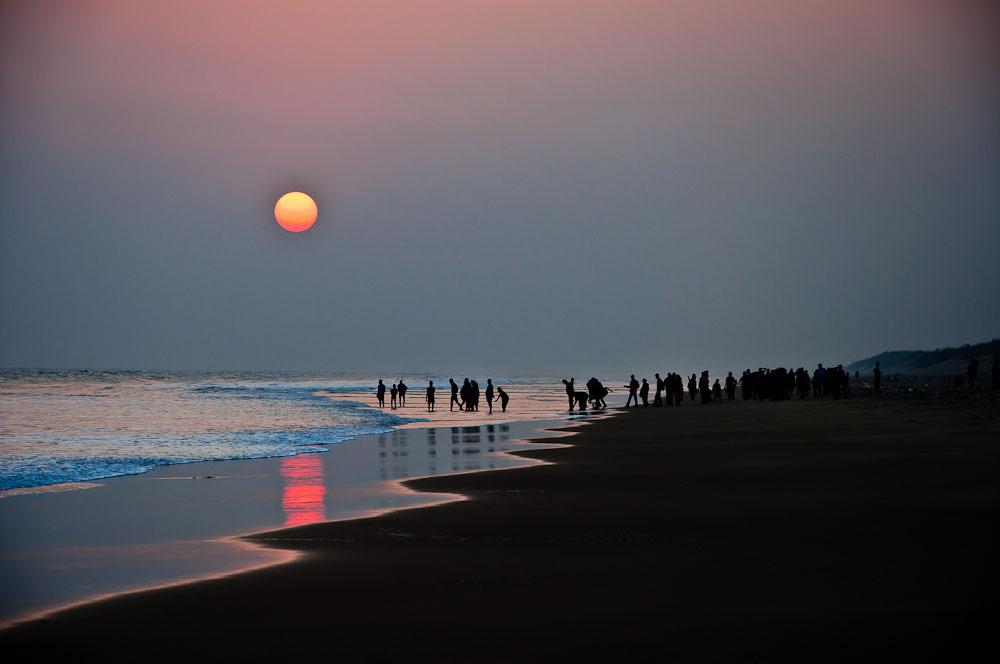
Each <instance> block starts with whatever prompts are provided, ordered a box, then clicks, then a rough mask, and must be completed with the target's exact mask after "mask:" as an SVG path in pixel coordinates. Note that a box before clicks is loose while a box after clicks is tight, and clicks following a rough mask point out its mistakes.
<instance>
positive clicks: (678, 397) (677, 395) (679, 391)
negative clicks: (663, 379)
mask: <svg viewBox="0 0 1000 664" xmlns="http://www.w3.org/2000/svg"><path fill="white" fill-rule="evenodd" d="M673 391H674V405H675V406H679V405H681V403H682V402H683V401H684V378H683V377H682V376H681V375H680V374H679V373H675V374H674V390H673Z"/></svg>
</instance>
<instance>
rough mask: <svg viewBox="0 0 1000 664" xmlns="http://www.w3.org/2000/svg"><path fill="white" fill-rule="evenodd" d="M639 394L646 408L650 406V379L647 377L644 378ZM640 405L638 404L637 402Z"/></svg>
mask: <svg viewBox="0 0 1000 664" xmlns="http://www.w3.org/2000/svg"><path fill="white" fill-rule="evenodd" d="M639 396H640V397H641V398H642V407H643V408H646V407H648V406H649V381H648V380H646V379H645V378H643V379H642V387H640V388H639ZM636 405H638V404H636Z"/></svg>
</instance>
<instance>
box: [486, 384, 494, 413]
mask: <svg viewBox="0 0 1000 664" xmlns="http://www.w3.org/2000/svg"><path fill="white" fill-rule="evenodd" d="M486 404H487V405H488V406H489V407H490V415H492V414H493V379H492V378H487V379H486Z"/></svg>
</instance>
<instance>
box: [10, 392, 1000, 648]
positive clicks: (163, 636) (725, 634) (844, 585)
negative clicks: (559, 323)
mask: <svg viewBox="0 0 1000 664" xmlns="http://www.w3.org/2000/svg"><path fill="white" fill-rule="evenodd" d="M998 434H1000V412H998V409H997V407H996V405H991V404H988V403H983V402H979V403H972V402H962V401H949V402H929V401H917V400H906V399H896V400H889V401H875V400H872V399H862V398H855V399H851V400H847V401H841V402H833V401H822V402H783V403H746V402H737V403H735V404H726V405H723V406H709V407H703V406H695V405H692V404H691V403H690V402H686V403H685V404H684V405H683V406H682V407H680V408H670V409H653V408H649V409H641V410H635V411H631V412H627V413H622V414H620V415H619V416H617V417H614V418H610V419H606V420H602V421H596V422H594V423H593V424H592V425H591V426H587V427H583V428H582V429H581V431H580V433H579V435H577V436H576V437H574V438H569V439H564V441H561V442H569V443H571V444H572V447H568V448H564V449H552V450H544V451H530V452H525V453H522V454H525V455H526V456H532V457H536V458H539V459H544V460H547V461H552V462H555V463H554V464H553V465H541V466H534V467H530V468H524V469H517V470H506V471H500V472H487V473H475V474H469V475H457V476H446V477H435V478H428V479H420V480H415V481H410V482H409V483H408V484H409V485H410V486H411V487H413V488H416V489H418V490H428V491H434V492H455V493H461V494H464V495H466V496H468V497H469V498H470V500H468V501H463V502H454V503H448V504H444V505H440V506H436V507H430V508H422V509H415V510H406V511H400V512H395V513H390V514H386V515H383V516H380V517H376V518H370V519H360V520H355V521H346V522H338V523H325V524H318V525H312V526H306V527H302V528H297V529H293V530H284V531H277V532H272V533H265V534H262V535H259V536H256V538H257V539H258V540H260V541H262V542H264V543H266V544H267V545H269V546H276V547H282V548H288V549H294V550H298V551H304V552H305V553H306V555H304V556H302V557H301V558H299V559H298V560H296V561H295V562H293V563H290V564H286V565H281V566H276V567H273V568H268V569H264V570H259V571H254V572H250V573H246V574H240V575H237V576H233V577H228V578H222V579H216V580H210V581H204V582H199V583H194V584H189V585H183V586H177V587H173V588H167V589H162V590H156V591H150V592H144V593H136V594H132V595H127V596H122V597H117V598H113V599H110V600H106V601H102V602H97V603H92V604H88V605H84V606H81V607H78V608H74V609H72V610H68V611H64V612H62V613H58V614H54V615H52V616H50V617H49V618H48V619H47V620H46V621H33V622H31V623H27V624H24V625H21V626H17V627H15V628H12V629H9V630H6V631H5V632H4V633H2V634H0V647H2V648H3V649H4V650H5V651H6V652H11V649H30V651H31V652H32V653H33V654H34V655H35V656H36V657H38V656H41V655H42V654H43V653H45V654H50V655H53V656H63V657H67V658H68V659H70V660H79V659H87V658H94V659H98V658H99V659H101V660H104V661H108V660H119V659H120V660H132V659H134V658H135V657H136V654H137V653H142V656H143V657H144V658H147V657H151V658H154V659H173V660H180V659H186V658H192V657H193V658H196V659H198V660H202V659H220V660H226V661H229V660H236V659H262V658H270V657H285V658H287V657H293V656H308V657H309V658H310V659H311V660H313V659H317V658H320V657H324V658H325V657H329V658H337V661H404V662H405V661H438V662H476V661H484V662H485V661H529V660H569V659H578V658H584V657H588V658H593V657H595V656H596V657H601V658H606V659H610V658H615V659H625V660H629V661H636V660H656V661H669V660H671V659H675V660H677V661H733V660H748V659H761V660H766V661H795V662H802V661H811V662H815V661H831V662H832V661H838V662H839V661H843V660H844V659H847V658H862V659H866V660H867V659H876V658H881V659H888V660H908V661H926V660H934V659H937V660H949V659H950V660H955V659H963V660H965V661H968V656H969V655H970V654H971V653H972V652H975V650H976V649H977V647H981V646H984V645H988V644H990V643H992V641H993V640H994V639H993V637H991V636H990V634H991V633H992V626H994V625H995V621H996V617H997V611H996V606H997V601H996V597H997V590H998V588H997V574H996V566H997V562H996V561H997V560H998V553H1000V550H998V546H997V538H996V532H997V523H998V522H1000V521H998V517H1000V491H998V471H1000V445H998V442H997V441H998V440H1000V435H998Z"/></svg>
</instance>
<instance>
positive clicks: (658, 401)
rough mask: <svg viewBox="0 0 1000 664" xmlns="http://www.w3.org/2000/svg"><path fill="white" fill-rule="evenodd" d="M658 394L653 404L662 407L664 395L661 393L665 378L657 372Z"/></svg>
mask: <svg viewBox="0 0 1000 664" xmlns="http://www.w3.org/2000/svg"><path fill="white" fill-rule="evenodd" d="M655 377H656V396H655V397H653V406H654V407H660V406H662V405H663V397H661V396H660V394H661V393H662V392H663V386H664V383H663V379H662V378H660V374H656V375H655Z"/></svg>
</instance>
